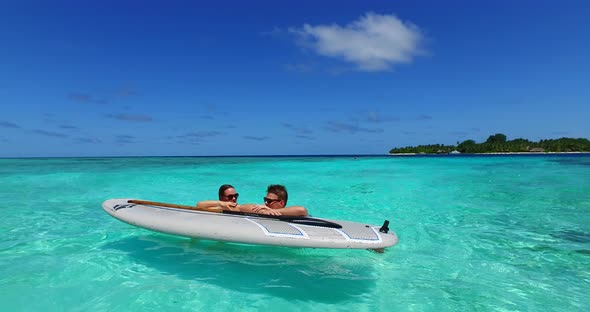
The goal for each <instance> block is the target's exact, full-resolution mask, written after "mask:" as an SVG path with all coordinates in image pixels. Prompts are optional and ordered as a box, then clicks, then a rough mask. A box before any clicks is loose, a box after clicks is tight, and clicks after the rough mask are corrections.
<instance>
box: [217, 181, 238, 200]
mask: <svg viewBox="0 0 590 312" xmlns="http://www.w3.org/2000/svg"><path fill="white" fill-rule="evenodd" d="M230 188H235V187H233V186H232V185H230V184H224V185H222V186H220V187H219V200H221V199H222V198H223V193H224V192H225V190H227V189H230Z"/></svg>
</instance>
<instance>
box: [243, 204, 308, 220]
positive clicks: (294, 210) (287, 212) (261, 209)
mask: <svg viewBox="0 0 590 312" xmlns="http://www.w3.org/2000/svg"><path fill="white" fill-rule="evenodd" d="M240 211H243V212H253V213H261V214H268V215H275V216H301V217H305V216H307V209H305V207H303V206H289V207H285V208H277V209H273V208H270V207H267V206H265V205H255V204H245V205H240Z"/></svg>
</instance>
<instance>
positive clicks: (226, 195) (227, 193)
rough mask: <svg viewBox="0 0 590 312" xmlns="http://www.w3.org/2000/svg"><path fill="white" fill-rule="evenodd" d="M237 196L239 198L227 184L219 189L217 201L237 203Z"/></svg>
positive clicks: (234, 190)
mask: <svg viewBox="0 0 590 312" xmlns="http://www.w3.org/2000/svg"><path fill="white" fill-rule="evenodd" d="M238 196H240V194H238V193H236V189H235V188H234V187H233V186H231V185H229V184H224V185H222V186H220V187H219V200H221V201H230V202H234V203H235V202H237V201H238Z"/></svg>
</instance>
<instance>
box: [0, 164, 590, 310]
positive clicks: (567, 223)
mask: <svg viewBox="0 0 590 312" xmlns="http://www.w3.org/2000/svg"><path fill="white" fill-rule="evenodd" d="M224 183H231V184H233V185H234V186H236V188H237V189H238V191H239V193H240V194H241V196H240V202H242V203H246V202H257V203H259V202H261V199H262V197H263V196H264V191H265V188H266V186H267V185H268V184H272V183H282V184H285V185H286V186H287V187H288V189H289V195H290V197H289V202H290V204H300V205H304V206H306V207H307V208H308V209H309V210H310V212H311V213H312V214H313V215H314V216H316V217H325V218H331V219H343V220H353V221H359V222H366V223H372V224H380V223H382V221H383V219H385V218H387V219H390V220H391V221H392V224H391V226H390V227H391V228H392V229H393V230H394V231H395V232H396V233H397V234H398V235H399V237H400V243H399V244H398V245H397V246H395V247H393V248H390V249H388V250H387V251H386V253H384V254H377V253H373V252H369V251H365V250H324V249H292V248H284V247H270V246H250V245H240V244H231V243H222V242H213V241H199V240H191V239H186V238H180V237H174V236H168V235H164V234H158V233H153V232H150V231H147V230H143V229H140V228H135V227H132V226H130V225H127V224H124V223H122V222H119V221H117V220H115V219H113V218H111V217H110V216H108V215H107V214H106V213H104V212H103V210H102V209H101V203H102V201H104V200H105V199H108V198H114V197H133V198H141V199H148V200H154V201H163V202H170V203H178V204H194V203H195V202H196V201H198V200H203V199H211V198H213V199H214V198H215V197H216V191H217V188H218V187H219V185H221V184H224ZM0 212H1V213H2V217H1V218H0V233H2V235H1V236H0V303H1V307H2V311H40V310H42V311H138V310H142V311H145V310H148V311H150V310H153V311H199V310H202V311H238V310H239V311H258V310H264V311H441V310H442V311H457V310H459V311H523V310H528V311H535V310H536V311H541V310H542V311H588V310H590V156H588V155H586V156H580V155H578V156H535V157H523V156H494V157H407V158H397V157H360V158H358V159H354V158H352V157H293V158H289V157H280V158H269V157H259V158H234V157H231V158H189V157H186V158H183V157H179V158H71V159H65V158H64V159H0Z"/></svg>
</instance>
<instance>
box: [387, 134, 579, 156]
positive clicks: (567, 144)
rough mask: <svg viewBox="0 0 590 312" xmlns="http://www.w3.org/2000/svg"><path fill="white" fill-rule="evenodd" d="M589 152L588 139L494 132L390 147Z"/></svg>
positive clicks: (426, 150) (429, 151) (440, 150)
mask: <svg viewBox="0 0 590 312" xmlns="http://www.w3.org/2000/svg"><path fill="white" fill-rule="evenodd" d="M575 152H590V141H589V140H588V139H572V138H561V139H548V140H540V141H539V142H533V141H529V140H527V139H514V140H506V135H504V134H502V133H496V134H494V135H490V137H489V138H488V139H487V140H486V141H485V142H483V143H476V142H475V141H474V140H465V141H463V142H461V143H459V142H457V145H442V144H431V145H418V146H407V147H400V148H392V149H391V150H390V151H389V153H390V154H463V153H467V154H485V153H575Z"/></svg>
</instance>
